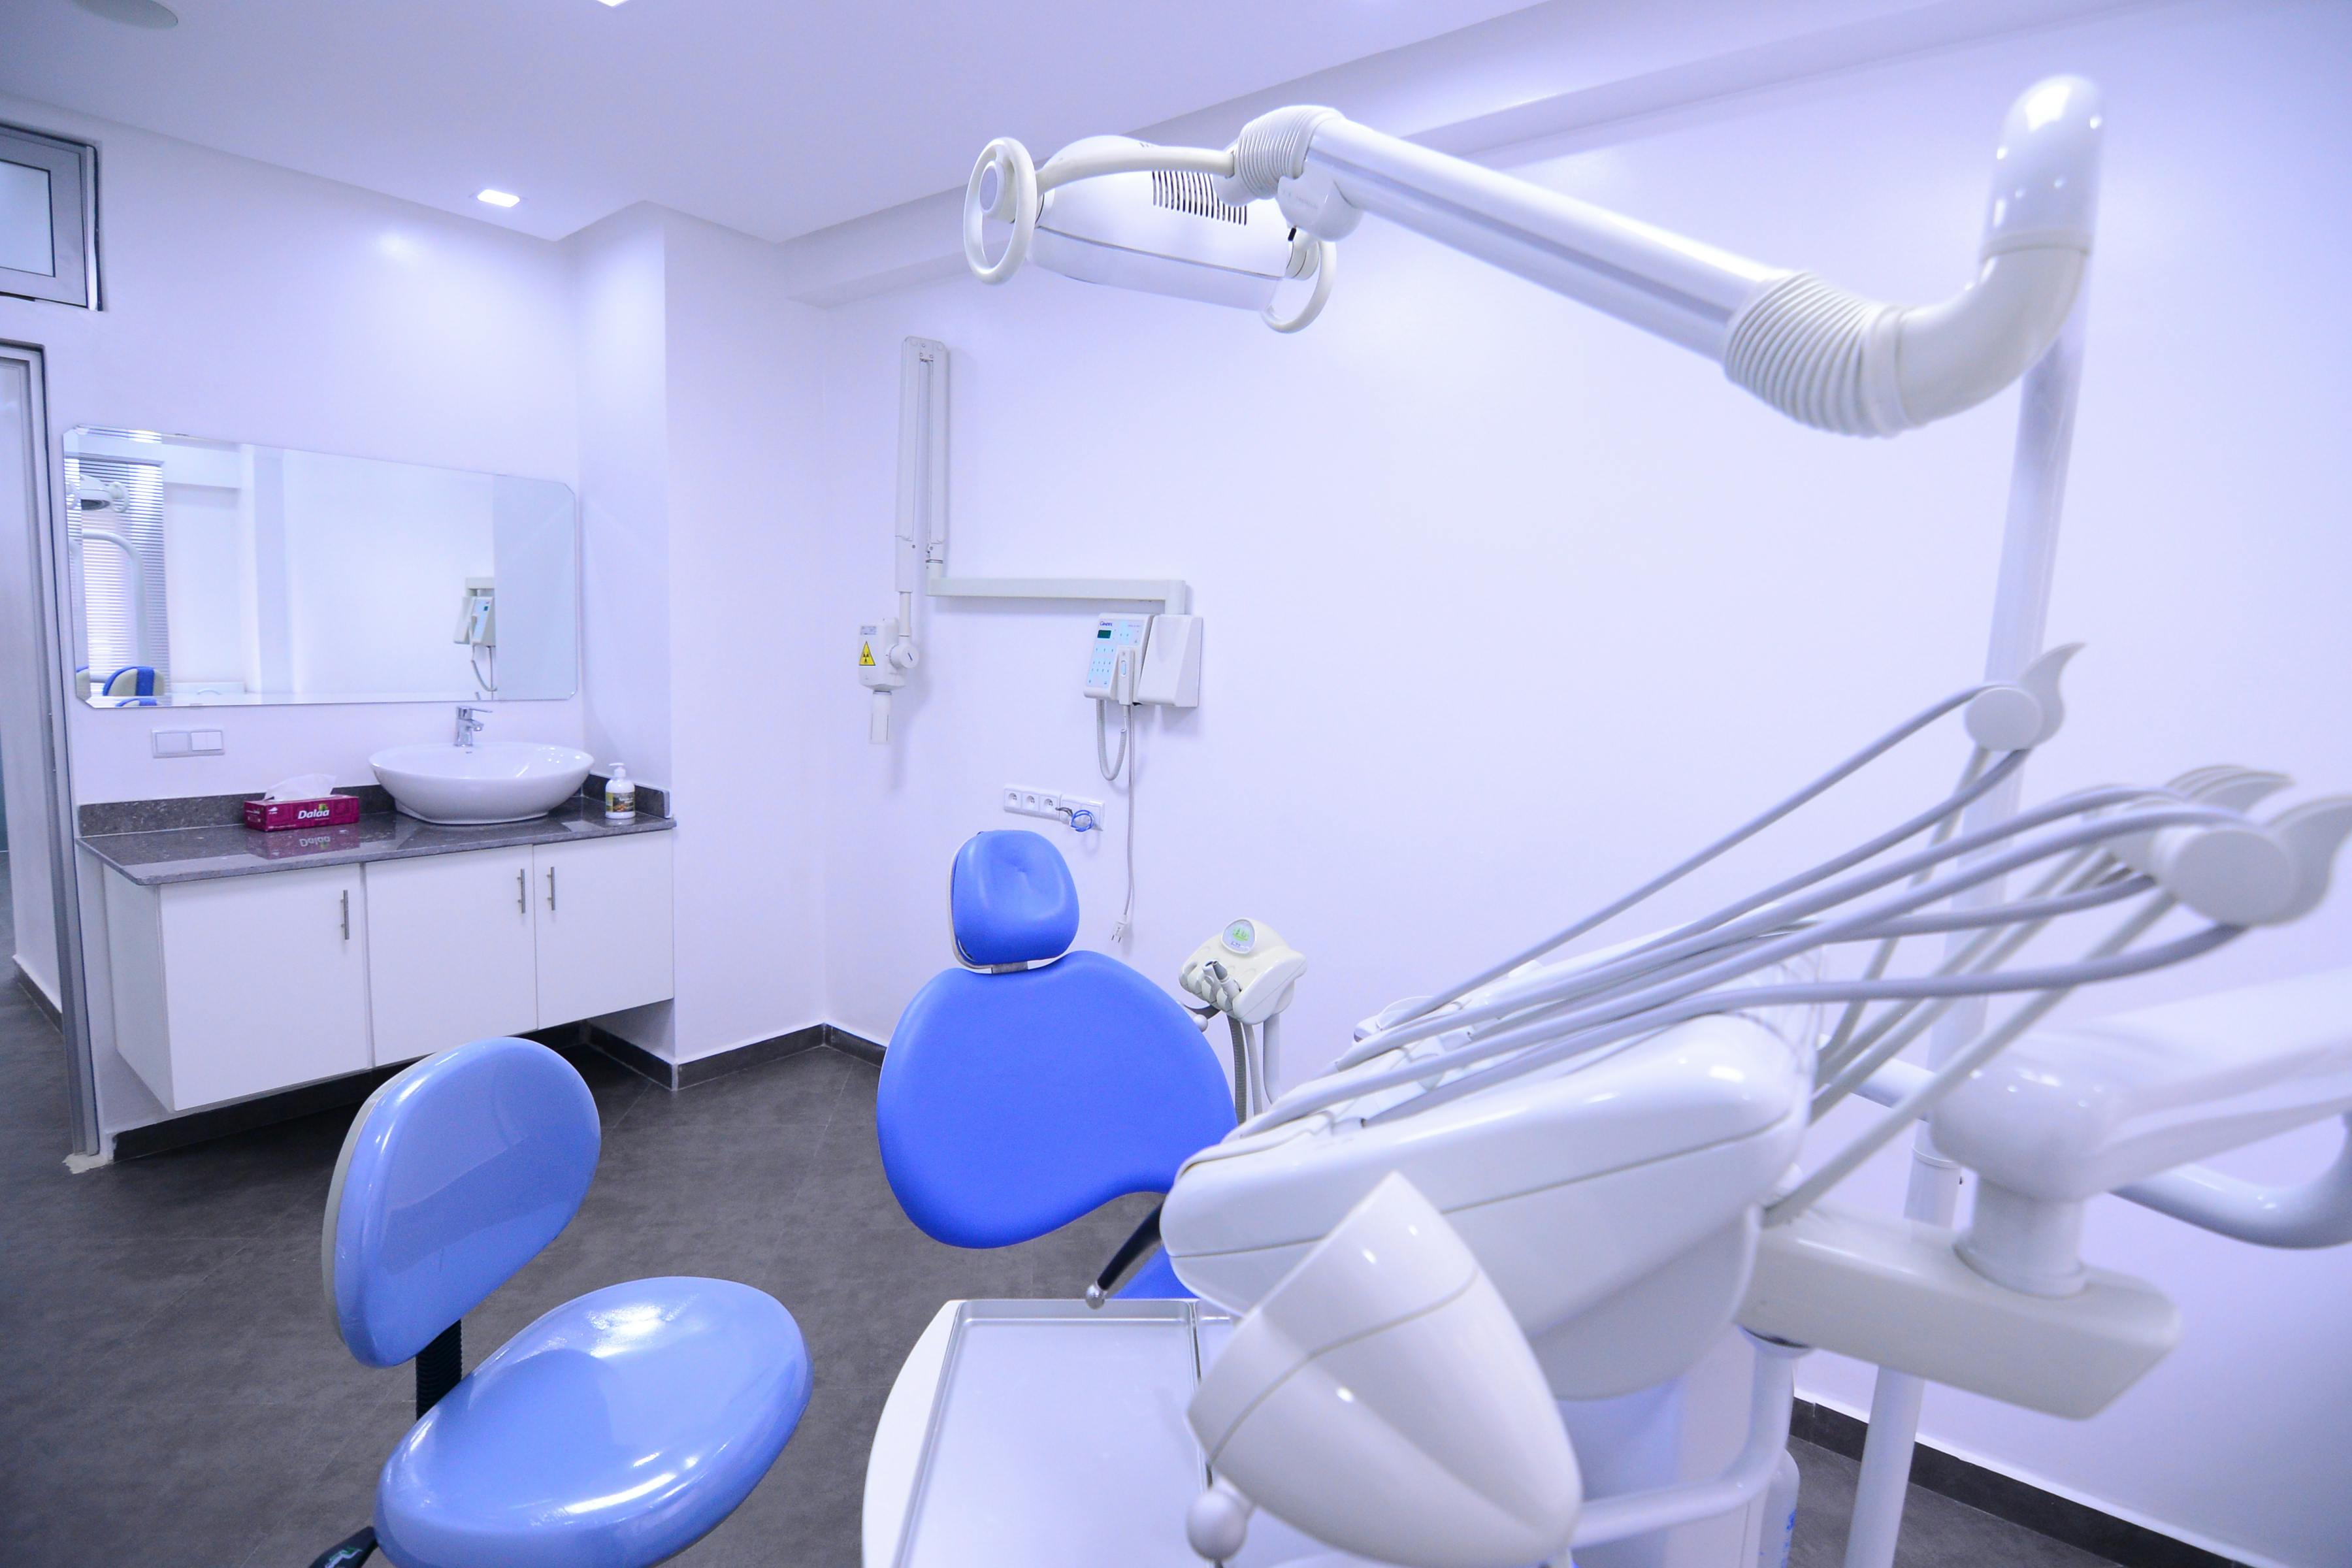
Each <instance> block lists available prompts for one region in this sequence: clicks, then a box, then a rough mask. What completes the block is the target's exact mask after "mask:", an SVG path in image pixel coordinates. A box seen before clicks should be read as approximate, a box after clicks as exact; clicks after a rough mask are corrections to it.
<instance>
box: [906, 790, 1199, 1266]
mask: <svg viewBox="0 0 2352 1568" xmlns="http://www.w3.org/2000/svg"><path fill="white" fill-rule="evenodd" d="M948 909H949V914H950V923H951V925H952V927H953V930H954V934H955V948H956V956H957V957H958V958H959V959H960V960H961V962H962V964H963V967H961V968H957V969H950V970H949V971H947V972H946V973H942V974H940V975H937V976H935V977H933V979H932V980H931V982H930V983H929V984H927V985H925V986H924V987H923V988H922V990H921V991H919V992H918V993H917V994H916V995H915V999H914V1000H913V1001H912V1002H910V1003H908V1005H907V1011H906V1012H905V1014H904V1015H903V1016H900V1018H899V1020H898V1028H897V1029H896V1030H895V1031H894V1032H893V1033H892V1034H891V1037H890V1048H889V1050H888V1051H887V1053H886V1054H885V1055H884V1057H883V1058H882V1082H881V1086H880V1088H879V1089H878V1090H877V1095H876V1100H875V1115H874V1119H875V1130H876V1132H877V1135H878V1137H879V1139H880V1142H881V1145H882V1169H883V1171H884V1173H886V1174H887V1176H888V1177H889V1181H890V1190H891V1192H893V1193H894V1194H897V1195H898V1203H899V1205H900V1206H901V1207H902V1208H904V1209H905V1210H906V1211H907V1217H908V1219H911V1220H913V1221H914V1222H915V1224H916V1225H917V1226H919V1227H920V1228H921V1229H922V1231H923V1232H924V1234H926V1235H927V1236H929V1237H932V1238H933V1239H935V1240H939V1241H944V1242H948V1243H950V1244H951V1245H953V1246H956V1247H1009V1246H1011V1245H1013V1243H1015V1242H1021V1241H1030V1240H1034V1238H1036V1237H1041V1236H1044V1235H1045V1233H1046V1232H1048V1231H1052V1230H1057V1229H1059V1228H1060V1227H1061V1226H1065V1225H1067V1224H1068V1223H1069V1222H1070V1221H1072V1220H1074V1219H1076V1218H1077V1217H1078V1216H1079V1215H1084V1214H1087V1213H1089V1212H1091V1211H1092V1210H1094V1209H1096V1208H1098V1207H1100V1206H1101V1205H1104V1204H1106V1203H1108V1202H1109V1201H1110V1200H1111V1199H1113V1198H1116V1197H1124V1196H1126V1195H1127V1194H1130V1193H1165V1192H1166V1191H1167V1190H1168V1189H1169V1187H1170V1186H1171V1184H1173V1183H1174V1181H1175V1179H1176V1170H1177V1167H1178V1166H1180V1165H1181V1164H1182V1163H1184V1161H1185V1160H1186V1159H1187V1158H1189V1157H1190V1156H1191V1155H1192V1154H1194V1153H1195V1152H1199V1151H1200V1150H1202V1149H1203V1148H1205V1147H1207V1146H1208V1145H1209V1144H1211V1143H1213V1142H1217V1140H1219V1139H1220V1138H1223V1136H1224V1135H1225V1134H1226V1133H1228V1132H1230V1131H1233V1128H1234V1106H1233V1091H1232V1090H1231V1089H1228V1088H1227V1087H1226V1085H1225V1076H1224V1069H1223V1068H1221V1067H1220V1066H1219V1065H1218V1062H1217V1058H1216V1054H1215V1052H1213V1050H1211V1049H1210V1047H1209V1045H1208V1043H1207V1042H1206V1041H1205V1040H1203V1039H1202V1037H1201V1031H1200V1029H1199V1028H1198V1027H1197V1026H1195V1025H1194V1024H1193V1022H1192V1018H1191V1016H1189V1015H1188V1014H1186V1012H1185V1011H1184V1009H1183V1008H1182V1007H1181V1006H1179V1005H1177V1004H1176V1002H1175V1001H1174V1000H1173V999H1172V998H1171V997H1170V996H1169V995H1168V994H1167V993H1165V992H1163V991H1161V990H1160V988H1159V987H1158V986H1156V985H1154V984H1151V983H1150V981H1148V980H1146V979H1144V978H1143V976H1142V975H1140V974H1138V973H1136V972H1135V971H1134V970H1132V969H1129V967H1128V966H1127V965H1126V964H1124V963H1119V962H1118V960H1117V959H1115V958H1111V957H1108V956H1107V955H1105V954H1103V953H1099V952H1070V951H1068V950H1069V946H1070V942H1072V940H1073V939H1074V938H1076V935H1077V932H1078V894H1077V889H1076V886H1075V885H1074V884H1073V883H1072V882H1071V880H1070V868H1069V867H1068V866H1066V865H1065V864H1064V863H1063V860H1062V856H1061V852H1060V851H1059V850H1057V849H1055V847H1053V846H1052V845H1051V844H1049V843H1047V842H1046V841H1045V839H1044V838H1042V837H1039V836H1038V835H1036V834H1034V833H1022V832H1010V833H982V834H978V835H975V836H974V837H972V838H971V840H970V841H969V842H967V843H966V844H965V845H964V847H962V848H961V849H960V850H958V851H957V852H956V858H955V866H954V868H953V870H952V871H951V872H950V875H949V879H948ZM1119 1293H1120V1294H1121V1295H1123V1296H1139V1297H1182V1296H1189V1295H1191V1294H1192V1292H1190V1291H1189V1290H1187V1289H1184V1287H1183V1285H1182V1284H1181V1282H1180V1281H1179V1280H1178V1279H1177V1278H1176V1275H1175V1272H1174V1270H1172V1269H1171V1268H1169V1267H1168V1263H1167V1259H1166V1257H1165V1255H1164V1254H1158V1255H1155V1256H1154V1257H1153V1258H1152V1259H1151V1261H1150V1263H1148V1264H1146V1265H1145V1266H1144V1267H1143V1268H1141V1269H1140V1270H1139V1271H1138V1273H1137V1274H1136V1277H1135V1279H1133V1280H1131V1281H1130V1282H1129V1285H1128V1286H1127V1288H1126V1289H1124V1290H1122V1291H1120V1292H1119Z"/></svg>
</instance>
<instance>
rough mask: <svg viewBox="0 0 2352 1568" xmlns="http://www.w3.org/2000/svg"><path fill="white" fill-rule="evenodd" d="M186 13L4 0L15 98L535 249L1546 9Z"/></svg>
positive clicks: (1353, 5) (393, 2)
mask: <svg viewBox="0 0 2352 1568" xmlns="http://www.w3.org/2000/svg"><path fill="white" fill-rule="evenodd" d="M169 3H170V4H171V5H173V8H174V9H175V10H177V11H178V12H179V13H180V17H181V21H180V25H179V26H177V27H174V28H172V29H170V30H168V31H142V30H139V29H135V28H131V27H126V26H121V25H120V24H117V23H113V22H108V21H105V20H102V19H101V18H100V17H97V16H92V15H90V14H89V12H87V11H84V10H82V9H81V8H79V6H77V5H73V4H71V0H0V92H7V93H13V94H15V95H16V96H18V97H21V98H26V99H31V100H37V101H39V102H44V103H53V104H58V105H61V106H63V107H65V108H68V109H73V110H79V111H81V112H83V113H86V114H91V115H96V116H99V117H100V118H103V119H108V120H113V121H121V122H122V123H125V124H129V125H134V126H137V127H139V128H141V129H142V130H146V131H153V132H161V133H163V134H165V135H170V136H176V137H179V138H182V139H183V140H185V141H189V142H197V143H200V144H202V145H204V146H207V147H215V148H219V149H221V150H223V151H226V152H230V153H242V154H244V155H245V156H247V157H250V158H257V159H260V160H262V161H263V162H266V163H277V164H281V165H283V166H285V167H287V168H289V169H299V170H301V171H303V172H305V173H308V174H321V175H325V176H326V177H328V178H330V179H336V180H342V181H346V182H349V183H350V184H355V185H362V186H365V187H367V188H369V189H372V190H377V191H382V192H384V193H386V194H388V195H396V196H403V197H406V198H407V199H409V200H411V201H415V202H421V203H423V204H425V205H427V206H434V207H439V208H442V209H443V210H445V211H448V212H457V213H464V214H466V215H467V216H474V217H481V218H485V219H486V220H487V221H490V222H494V223H499V224H503V225H506V226H510V227H513V228H517V229H520V230H522V231H523V232H525V233H528V234H534V235H538V236H540V237H542V238H549V239H553V238H559V237H562V236H564V235H567V234H570V233H572V231H573V230H575V229H578V228H580V227H582V226H584V225H587V224H590V223H593V222H594V221H596V220H597V219H598V218H601V217H603V216H605V215H606V214H608V213H612V212H614V211H617V210H619V209H620V208H622V207H625V206H627V205H631V204H632V203H635V202H638V201H653V202H658V203H660V204H661V205H664V206H667V207H672V208H675V209H677V210H678V211H680V212H685V213H690V214H692V215H694V216H698V217H702V218H708V219H709V220H711V221H712V222H715V223H720V224H724V225H726V226H729V227H730V228H735V229H740V230H742V231H743V232H745V233H747V234H753V235H758V236H761V237H763V238H767V239H778V240H781V239H786V238H790V237H793V236H795V235H799V234H803V233H806V232H808V231H809V230H812V229H816V228H823V227H825V226H829V225H832V224H835V223H840V222H843V221H845V220H846V219H849V218H853V217H857V216H862V215H864V214H866V213H869V212H873V211H876V210H878V209H880V208H883V207H888V206H894V205H898V203H900V202H904V201H908V200H911V199H913V198H915V197H918V196H923V195H929V194H931V193H933V192H935V191H939V190H942V189H945V188H947V187H949V186H951V185H956V184H961V182H962V180H963V176H964V174H966V173H967V172H968V171H969V170H970V168H971V162H972V159H973V158H974V157H975V156H976V155H977V154H978V153H979V151H980V148H981V146H982V143H983V142H986V141H987V140H988V139H989V138H990V137H992V136H1000V135H1016V136H1019V137H1021V138H1022V139H1023V140H1024V141H1025V142H1029V143H1030V144H1031V146H1032V148H1033V150H1034V151H1036V152H1037V153H1038V155H1039V156H1040V157H1041V158H1042V157H1043V156H1044V154H1045V153H1046V152H1047V151H1050V150H1051V149H1053V148H1054V147H1056V146H1058V145H1060V144H1061V143H1062V142H1066V141H1069V140H1072V139H1074V138H1076V137H1078V136H1082V135H1087V134H1092V133H1095V132H1106V131H1126V130H1131V129H1133V128H1136V127H1139V126H1144V125H1150V124H1153V123H1156V122H1158V121H1163V120H1168V119H1171V118H1173V117H1174V116H1177V115H1179V114H1182V113H1185V112H1187V111H1189V110H1197V109H1201V108H1203V107H1206V106H1208V105H1210V104H1214V103H1219V102H1223V100H1227V99H1230V98H1234V97H1237V96H1239V95H1241V94H1244V93H1246V92H1252V91H1256V90H1259V89H1265V88H1268V87H1272V86H1274V85H1276V83H1279V82H1284V81H1287V80H1289V79H1292V78H1295V77H1298V76H1303V75H1305V74H1307V73H1308V72H1310V71H1314V70H1318V69H1322V68H1327V67H1329V66H1334V65H1339V64H1341V63H1344V62H1346V61H1349V60H1352V59H1358V58H1362V57H1364V56H1367V55H1370V54H1375V53H1378V52H1380V51H1381V50H1384V49H1391V48H1394V47H1398V46H1400V45H1403V44H1409V43H1412V42H1415V41H1418V40H1420V39H1422V38H1425V37H1434V36H1436V35H1438V34H1441V33H1446V32H1451V31H1453V30H1454V29H1455V28H1458V27H1463V26H1468V25H1470V24H1472V23H1474V22H1478V21H1482V20H1485V19H1486V18H1487V17H1490V16H1500V15H1502V14H1504V13H1506V12H1510V11H1516V10H1518V9H1521V8H1522V7H1523V6H1525V5H1527V4H1528V0H1026V3H1025V4H1023V5H1017V6H1011V7H1008V6H1005V5H987V4H971V3H959V0H831V3H829V4H811V3H805V0H803V4H799V5H778V4H775V3H774V0H626V3H625V4H624V5H617V6H606V5H600V4H598V3H597V0H325V3H321V0H169ZM485 185H490V186H496V187H498V188H499V189H502V190H508V191H513V192H516V193H518V194H520V195H521V196H522V197H523V203H522V205H520V206H519V207H515V208H513V209H511V210H510V211H507V212H503V213H500V212H495V211H493V210H492V209H490V208H488V207H487V206H484V205H481V204H480V203H478V202H477V201H475V200H474V193H475V192H476V191H478V190H479V189H481V188H482V187H483V186H485Z"/></svg>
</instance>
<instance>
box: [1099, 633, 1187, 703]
mask: <svg viewBox="0 0 2352 1568" xmlns="http://www.w3.org/2000/svg"><path fill="white" fill-rule="evenodd" d="M1087 696H1088V697H1092V698H1095V699H1097V700H1107V701H1111V702H1117V703H1118V704H1120V705H1121V706H1122V707H1131V706H1134V705H1136V704H1138V703H1151V704H1158V705H1164V706H1167V707H1171V708H1197V707H1199V706H1200V705H1201V617H1200V616H1102V617H1100V618H1099V619H1097V621H1096V622H1095V629H1094V634H1093V636H1091V637H1088V638H1087Z"/></svg>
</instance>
